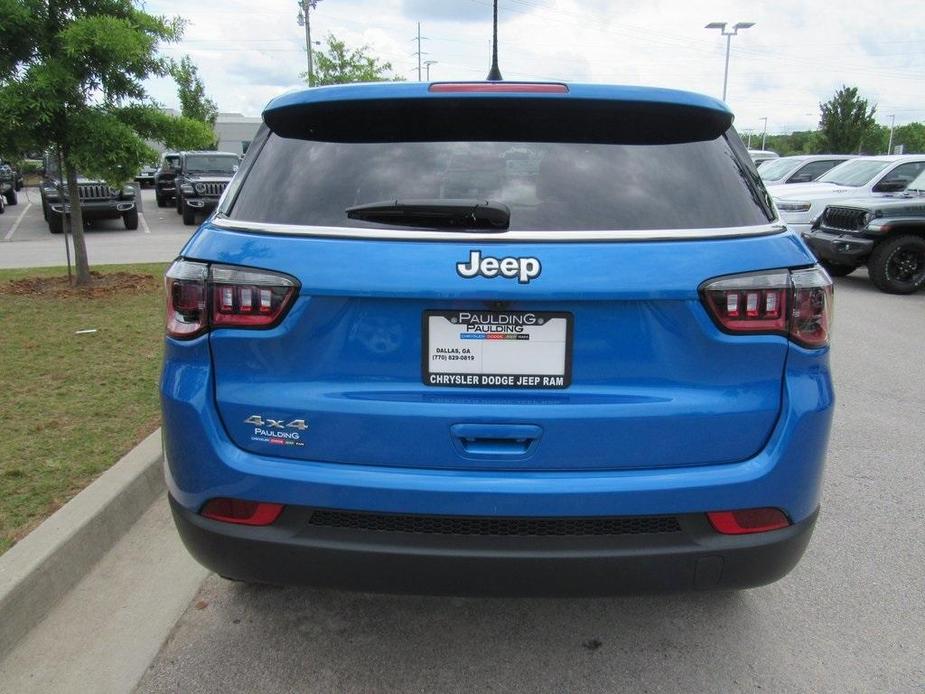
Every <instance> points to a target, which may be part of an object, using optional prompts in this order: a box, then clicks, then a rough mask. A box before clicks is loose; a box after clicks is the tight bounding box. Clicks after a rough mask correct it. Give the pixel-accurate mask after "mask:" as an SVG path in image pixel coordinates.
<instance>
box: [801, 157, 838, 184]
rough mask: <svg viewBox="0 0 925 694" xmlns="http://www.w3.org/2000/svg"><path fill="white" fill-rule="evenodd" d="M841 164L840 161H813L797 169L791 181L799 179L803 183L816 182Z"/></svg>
mask: <svg viewBox="0 0 925 694" xmlns="http://www.w3.org/2000/svg"><path fill="white" fill-rule="evenodd" d="M837 164H841V160H839V159H825V160H822V161H811V162H809V163H808V164H804V165H803V166H801V167H800V168H799V169H797V170H796V171H795V172H794V173H793V176H791V177H790V180H791V181H792V180H793V179H795V178H796V179H799V180H800V181H801V182H804V181H805V182H808V181H815V180H816V179H817V178H819V177H820V176H821V175H822V174H824V173H825V172H826V171H828V170H829V169H831V168H832V167H833V166H835V165H837Z"/></svg>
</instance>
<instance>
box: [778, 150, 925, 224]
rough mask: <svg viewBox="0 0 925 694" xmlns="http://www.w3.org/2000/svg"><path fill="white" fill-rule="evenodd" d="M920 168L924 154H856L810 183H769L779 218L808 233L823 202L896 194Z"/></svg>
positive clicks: (911, 179) (919, 171) (923, 169)
mask: <svg viewBox="0 0 925 694" xmlns="http://www.w3.org/2000/svg"><path fill="white" fill-rule="evenodd" d="M922 171H925V154H905V155H895V156H883V157H858V158H857V159H852V160H850V161H846V162H845V163H844V164H839V165H838V166H836V167H835V168H833V169H831V170H829V172H828V173H825V174H823V175H822V176H820V177H819V178H818V179H817V180H816V181H814V182H812V183H788V184H781V185H777V186H768V193H770V194H771V197H773V198H774V202H775V204H776V205H777V209H778V211H779V212H780V216H781V219H782V220H783V221H784V222H785V223H786V224H787V226H788V227H790V229H791V230H793V231H795V232H797V233H801V234H802V233H805V232H808V231H809V230H810V228H811V226H812V223H813V220H814V219H815V218H816V217H818V216H819V215H820V214H822V211H823V210H824V209H825V208H826V205H828V204H829V203H832V202H838V201H839V200H844V199H845V197H846V194H847V195H848V196H850V198H851V199H856V198H864V197H869V196H877V195H880V194H883V195H885V194H887V193H899V192H902V191H903V190H905V189H906V186H908V185H909V184H910V183H911V182H912V181H913V180H914V179H915V178H916V177H917V176H918V175H919V174H920V173H922Z"/></svg>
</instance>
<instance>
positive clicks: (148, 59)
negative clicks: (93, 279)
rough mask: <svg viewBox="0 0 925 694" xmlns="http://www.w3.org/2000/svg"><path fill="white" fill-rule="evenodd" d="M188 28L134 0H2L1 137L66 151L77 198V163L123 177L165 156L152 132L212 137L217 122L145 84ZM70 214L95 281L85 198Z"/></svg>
mask: <svg viewBox="0 0 925 694" xmlns="http://www.w3.org/2000/svg"><path fill="white" fill-rule="evenodd" d="M182 31H183V23H182V21H181V20H180V19H177V18H173V19H171V18H167V17H162V16H154V15H151V14H148V13H147V12H144V11H143V10H142V9H140V4H136V2H135V0H47V1H46V2H39V1H38V0H0V69H2V72H0V143H3V144H4V145H5V146H16V147H17V148H18V149H19V150H20V151H22V150H26V149H36V150H52V151H53V152H54V154H55V155H56V156H57V155H58V154H60V157H61V159H62V162H63V165H64V173H65V175H66V179H67V189H68V198H69V199H70V200H72V201H76V200H79V194H78V188H77V172H78V171H80V172H81V173H83V174H85V175H87V176H91V177H94V178H102V179H105V180H106V181H108V182H109V183H110V184H111V185H121V184H122V183H124V182H125V181H127V180H129V179H130V178H131V177H133V176H134V174H135V172H136V171H137V170H138V167H139V166H140V165H141V164H142V163H143V162H145V161H150V160H151V159H153V158H154V157H156V152H154V151H153V150H151V148H150V147H149V146H148V145H147V144H146V143H145V141H144V140H145V138H150V139H157V140H161V141H164V142H167V141H171V140H172V141H179V140H182V141H184V142H185V143H186V144H193V141H195V140H197V139H199V140H202V138H203V137H205V138H206V139H205V142H209V141H210V140H211V132H210V130H209V129H208V128H204V127H203V126H201V125H200V124H197V123H196V122H195V121H191V120H189V119H182V118H181V119H171V118H170V117H169V116H166V115H165V114H163V113H161V112H160V110H159V109H158V107H157V106H156V104H154V103H153V102H152V101H150V99H149V98H148V96H147V94H146V93H145V90H144V88H143V86H142V82H143V80H144V79H145V78H147V77H150V76H165V75H167V74H168V72H169V68H170V63H169V61H168V60H166V59H165V58H162V57H160V56H159V55H158V53H157V47H158V44H159V43H161V42H173V41H177V40H178V39H179V37H180V35H181V34H182ZM70 220H71V228H72V231H73V234H74V258H75V263H76V266H77V267H76V269H77V284H79V285H83V284H89V283H90V266H89V261H88V258H87V249H86V243H85V240H84V236H83V215H82V214H81V211H80V205H78V204H73V205H71V207H70Z"/></svg>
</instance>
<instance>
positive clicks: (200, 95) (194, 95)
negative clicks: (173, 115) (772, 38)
mask: <svg viewBox="0 0 925 694" xmlns="http://www.w3.org/2000/svg"><path fill="white" fill-rule="evenodd" d="M170 74H171V75H173V78H174V80H175V81H176V83H177V95H178V96H179V97H180V113H181V114H182V115H183V116H185V117H186V118H192V119H193V120H198V121H200V122H202V123H208V125H209V127H215V118H216V117H217V116H218V107H217V106H216V105H215V102H214V101H212V99H210V98H209V97H207V96H206V88H205V85H203V83H202V79H201V78H200V77H199V68H197V67H196V65H195V64H194V63H193V61H192V60H191V59H190V57H189V56H188V55H185V56H183V59H182V60H180V62H179V63H174V65H173V66H172V67H171V69H170Z"/></svg>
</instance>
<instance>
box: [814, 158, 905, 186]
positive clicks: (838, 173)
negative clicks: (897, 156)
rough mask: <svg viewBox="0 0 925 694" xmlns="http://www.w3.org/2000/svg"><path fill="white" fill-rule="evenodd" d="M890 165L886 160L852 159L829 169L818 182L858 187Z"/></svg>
mask: <svg viewBox="0 0 925 694" xmlns="http://www.w3.org/2000/svg"><path fill="white" fill-rule="evenodd" d="M889 165H890V162H887V161H876V160H870V159H852V160H850V161H846V162H845V163H844V164H842V165H841V166H835V167H833V168H832V170H831V171H829V172H827V173H824V174H822V175H821V176H820V177H819V178H818V179H817V180H818V181H819V182H820V183H834V184H835V185H837V186H851V187H859V186H863V185H867V184H868V183H870V182H871V181H872V180H873V178H874V176H876V175H877V174H878V173H880V172H881V171H883V170H884V169H885V168H886V167H888V166H889Z"/></svg>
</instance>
